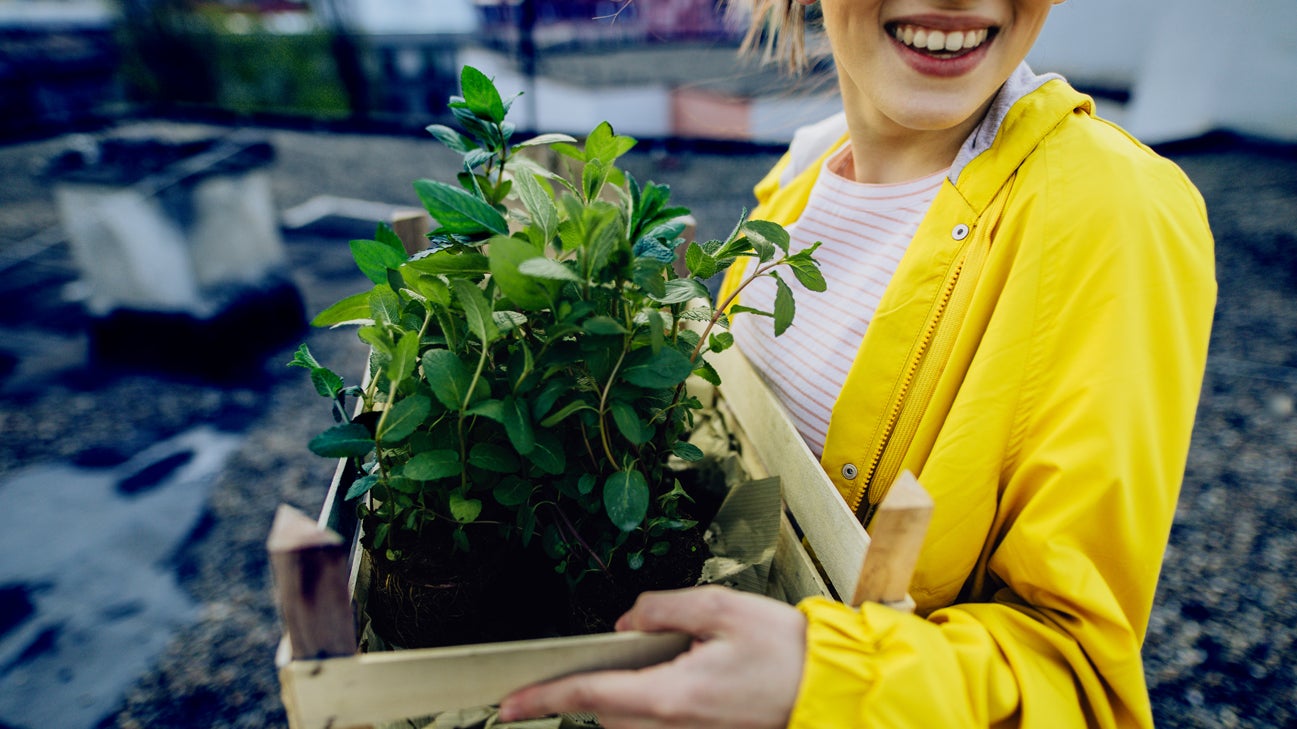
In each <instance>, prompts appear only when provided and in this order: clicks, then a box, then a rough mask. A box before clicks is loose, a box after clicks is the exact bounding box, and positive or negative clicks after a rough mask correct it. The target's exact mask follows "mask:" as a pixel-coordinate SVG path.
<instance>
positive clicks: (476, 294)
mask: <svg viewBox="0 0 1297 729" xmlns="http://www.w3.org/2000/svg"><path fill="white" fill-rule="evenodd" d="M450 288H451V290H453V291H454V292H455V299H456V300H458V301H459V305H460V306H462V307H463V308H464V318H465V319H467V320H468V328H469V331H471V332H473V334H475V335H477V338H478V340H479V341H481V342H482V344H483V346H485V345H489V344H490V343H491V342H494V341H495V340H497V339H499V338H500V329H499V328H498V327H496V325H495V317H493V316H491V304H490V303H488V302H487V300H486V295H485V294H483V293H482V289H480V288H478V286H477V284H475V283H473V282H471V281H465V280H464V279H462V278H457V279H453V280H451V282H450Z"/></svg>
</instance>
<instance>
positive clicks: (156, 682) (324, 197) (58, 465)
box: [0, 0, 1297, 729]
mask: <svg viewBox="0 0 1297 729" xmlns="http://www.w3.org/2000/svg"><path fill="white" fill-rule="evenodd" d="M1293 28H1297V4H1293V3H1292V2H1291V0H1252V1H1251V2H1248V3H1232V4H1227V3H1219V2H1212V1H1209V0H1181V1H1180V2H1177V3H1175V4H1174V5H1167V4H1165V3H1157V2H1153V0H1125V1H1118V0H1085V1H1084V2H1080V1H1078V2H1070V3H1065V4H1063V5H1061V6H1058V7H1057V8H1056V9H1055V10H1054V11H1053V14H1052V16H1051V18H1050V20H1049V22H1048V23H1047V25H1046V28H1045V30H1044V32H1043V33H1042V36H1041V39H1040V41H1039V43H1038V44H1037V48H1036V50H1035V51H1034V52H1033V54H1032V55H1031V57H1030V58H1029V61H1030V62H1031V64H1032V65H1033V67H1034V68H1035V69H1036V70H1037V71H1058V72H1061V73H1063V74H1064V75H1066V76H1067V77H1068V78H1069V79H1070V80H1071V81H1072V82H1073V84H1074V85H1076V86H1077V87H1078V88H1080V89H1081V90H1083V91H1086V92H1087V93H1090V94H1092V95H1093V96H1094V97H1095V99H1096V101H1097V105H1098V109H1099V113H1100V114H1101V115H1103V116H1105V117H1108V118H1111V119H1113V120H1115V121H1117V122H1119V123H1121V124H1123V125H1124V126H1125V127H1126V128H1127V129H1128V130H1130V131H1131V132H1133V133H1134V134H1135V135H1136V136H1138V137H1139V138H1141V139H1142V140H1144V141H1146V142H1148V143H1150V144H1153V145H1154V146H1155V147H1156V148H1157V149H1158V151H1160V152H1161V153H1162V154H1164V155H1166V156H1168V157H1170V158H1172V159H1173V160H1175V161H1176V162H1177V163H1178V164H1180V165H1181V166H1182V167H1183V168H1184V169H1185V170H1186V172H1187V173H1188V174H1189V175H1190V177H1191V178H1192V179H1193V180H1194V182H1195V183H1196V184H1197V185H1198V187H1199V188H1200V190H1201V191H1202V193H1203V195H1204V197H1205V198H1206V200H1207V204H1208V209H1209V213H1210V215H1211V221H1212V228H1213V231H1214V233H1215V235H1216V238H1217V265H1218V278H1219V281H1220V298H1219V303H1218V307H1217V318H1216V326H1215V330H1214V333H1213V338H1212V345H1211V347H1212V348H1211V354H1210V357H1209V362H1208V372H1207V378H1206V382H1205V385H1204V388H1203V395H1202V401H1201V405H1200V408H1199V413H1198V420H1197V424H1196V427H1195V432H1194V442H1193V449H1192V451H1191V453H1190V459H1189V466H1188V471H1187V474H1186V478H1185V483H1184V489H1183V493H1182V497H1181V501H1180V506H1179V509H1178V511H1177V519H1176V524H1175V526H1174V528H1173V531H1172V538H1171V544H1170V547H1169V549H1168V553H1167V558H1166V562H1165V564H1164V568H1163V571H1162V576H1161V579H1160V581H1159V588H1158V598H1157V604H1156V605H1155V607H1154V612H1153V616H1152V621H1151V624H1150V627H1149V635H1148V639H1147V641H1146V645H1145V663H1146V675H1147V678H1148V682H1149V688H1150V692H1151V695H1152V697H1153V700H1154V709H1155V712H1156V718H1157V721H1158V725H1159V726H1163V727H1216V726H1224V727H1277V726H1297V709H1295V708H1294V707H1297V659H1294V658H1293V657H1292V656H1293V649H1294V645H1293V641H1294V635H1295V634H1297V600H1295V598H1297V595H1295V594H1294V593H1295V592H1297V590H1295V589H1294V584H1293V580H1292V578H1291V573H1290V569H1289V567H1288V565H1289V564H1291V563H1292V562H1293V561H1294V559H1297V473H1294V463H1295V462H1297V416H1295V415H1294V409H1295V408H1294V397H1297V223H1294V221H1297V94H1292V93H1291V89H1292V87H1293V85H1294V83H1295V82H1297V44H1294V42H1293V39H1292V37H1291V34H1292V29H1293ZM741 37H742V32H741V30H739V29H737V28H735V27H734V26H733V25H731V24H728V23H727V22H726V21H725V19H724V17H723V14H722V13H721V12H719V11H718V10H717V9H716V7H715V3H714V0H632V1H629V2H628V1H625V0H367V1H366V0H309V1H307V0H247V1H245V2H233V1H221V0H207V1H205V2H204V1H198V0H115V1H110V0H0V297H3V298H2V299H0V301H3V305H2V306H0V554H3V555H4V556H3V557H0V729H43V728H46V727H68V728H69V729H82V728H86V729H91V728H96V727H123V728H126V727H132V728H134V727H281V726H284V725H285V720H284V714H283V708H282V705H281V704H280V701H279V697H278V683H277V680H276V677H275V671H274V664H273V657H274V649H275V646H276V644H277V642H278V639H279V635H280V632H281V631H280V626H279V623H278V618H277V616H276V614H275V608H274V605H273V602H272V599H271V596H270V592H269V587H270V580H269V574H268V569H267V564H266V558H265V552H264V542H265V538H266V534H267V532H268V530H269V526H270V521H271V517H272V515H273V512H274V509H275V507H276V506H277V505H278V504H279V503H289V504H293V505H295V506H298V507H300V508H302V509H303V510H305V511H307V512H308V513H316V512H318V510H319V508H320V505H321V502H322V499H323V496H324V492H325V490H326V488H327V486H328V483H329V480H330V477H331V475H332V471H333V464H332V463H330V462H328V461H326V460H325V459H321V458H317V457H315V456H313V455H311V454H310V453H309V451H307V449H306V442H307V441H308V440H309V438H310V437H311V436H312V435H314V434H315V433H316V432H318V431H320V430H322V429H324V428H325V427H327V426H328V425H329V423H330V417H329V411H328V407H327V403H326V402H325V401H324V400H323V399H321V398H319V397H318V396H317V395H315V393H314V391H313V389H312V388H311V386H310V385H309V383H308V382H307V378H306V376H305V373H304V372H303V371H302V370H298V369H289V368H287V367H286V366H285V362H287V360H288V359H289V358H290V357H291V352H292V350H293V349H295V348H296V346H297V345H298V344H299V343H302V342H308V343H309V344H310V345H311V348H312V350H313V351H314V352H315V353H316V354H317V356H319V357H320V358H321V359H322V360H323V361H324V363H325V364H327V365H329V366H331V367H332V368H334V369H335V370H337V371H339V372H341V373H343V374H344V375H346V376H348V377H349V378H350V379H358V378H359V375H360V372H361V368H362V367H363V363H364V358H365V351H366V350H365V347H364V345H363V343H362V342H360V341H359V339H357V338H356V337H355V334H354V332H353V331H351V330H342V331H317V330H311V329H310V328H308V327H307V326H306V321H308V320H309V319H310V317H311V316H313V315H314V314H315V313H316V312H318V311H319V310H321V309H322V308H324V307H325V306H327V305H328V304H330V303H332V302H333V301H336V300H337V299H339V298H342V297H343V296H346V295H349V294H351V293H355V292H357V291H359V290H361V289H362V288H363V287H365V286H366V285H367V282H366V279H364V277H363V276H362V275H361V274H360V273H359V271H357V270H356V269H355V267H354V264H352V262H351V257H350V252H349V250H348V247H347V245H346V244H347V242H348V241H349V240H350V239H352V238H367V237H369V236H370V235H371V234H372V233H373V229H374V225H375V222H376V221H378V220H391V219H394V218H395V217H399V216H400V215H402V214H404V213H405V212H407V211H408V210H409V209H410V208H417V207H418V200H417V197H416V196H415V195H414V193H413V188H412V187H411V182H412V181H413V180H415V179H418V178H424V177H429V178H434V179H443V180H447V181H449V180H452V179H453V177H454V174H455V172H456V171H457V169H458V165H459V157H458V155H456V154H454V153H452V152H449V151H448V150H445V149H444V148H441V147H440V146H439V145H438V144H437V143H436V142H435V141H434V140H433V139H432V138H431V136H430V135H428V134H427V133H426V132H424V131H423V130H424V127H425V126H427V125H428V124H432V123H444V122H447V121H448V114H447V113H446V109H445V103H446V99H447V97H448V96H449V95H451V94H453V93H455V92H456V84H457V79H458V73H459V68H460V67H461V66H462V65H463V64H470V65H473V66H476V67H477V68H479V69H481V70H483V71H485V72H486V73H487V74H488V75H490V76H492V77H494V78H495V80H496V82H497V85H498V86H500V88H501V90H502V91H503V92H504V93H505V94H506V95H508V94H513V93H518V92H523V95H522V96H521V97H520V98H519V99H518V100H517V102H516V103H515V104H514V108H513V112H512V114H511V117H512V118H513V120H514V121H515V122H517V123H518V125H519V127H520V128H521V129H523V130H530V131H563V132H568V133H573V134H582V133H584V132H587V131H588V130H589V129H591V128H592V127H593V126H594V125H595V124H596V123H598V122H599V121H601V120H605V119H606V120H609V121H611V122H612V123H613V125H614V127H615V128H616V129H617V131H618V132H619V133H622V134H629V135H631V136H634V137H637V138H638V139H639V140H640V143H639V145H638V146H637V147H636V149H635V150H634V151H633V152H632V153H631V154H630V155H628V156H627V157H626V158H624V159H625V166H626V167H627V168H628V169H629V170H630V171H632V172H633V173H634V174H635V175H636V177H638V178H640V179H653V180H655V181H658V182H663V183H667V184H670V185H671V186H672V190H673V196H674V199H675V201H676V202H677V203H679V204H682V205H685V206H687V207H690V208H691V209H692V210H693V213H694V216H695V217H696V218H697V220H698V228H699V229H698V235H699V236H700V237H702V238H707V237H723V236H724V235H725V234H726V233H727V232H728V230H729V228H730V227H731V226H732V225H733V222H734V221H735V220H736V219H737V217H738V216H739V214H740V212H741V211H742V210H743V208H745V207H748V206H750V205H751V203H752V197H751V192H750V191H751V186H752V185H753V184H754V183H755V182H756V181H757V180H758V179H760V177H761V176H762V175H763V174H764V172H765V171H766V169H768V168H769V166H770V165H771V164H773V163H774V161H775V160H776V159H777V158H778V155H779V154H780V152H781V150H782V148H783V146H784V145H785V144H786V143H787V141H788V140H789V139H790V138H791V135H792V132H793V130H794V129H795V128H797V127H798V126H799V125H802V124H806V123H810V122H813V121H816V120H818V119H821V118H823V117H824V116H827V115H828V114H830V113H832V112H833V111H835V110H836V108H837V105H838V102H837V99H836V97H835V93H834V82H833V76H832V72H833V71H832V67H831V63H830V62H829V61H827V60H826V59H824V58H823V57H822V56H821V57H817V58H816V60H815V63H814V64H813V68H812V72H811V73H810V74H809V75H808V76H807V77H805V78H801V79H790V78H788V77H786V76H784V75H782V74H780V73H779V72H778V71H776V70H774V69H773V68H771V67H763V66H762V65H760V64H759V63H757V62H755V61H752V60H743V59H740V58H738V56H737V55H736V49H737V46H738V43H739V40H740V38H741Z"/></svg>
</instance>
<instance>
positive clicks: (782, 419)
mask: <svg viewBox="0 0 1297 729" xmlns="http://www.w3.org/2000/svg"><path fill="white" fill-rule="evenodd" d="M710 361H711V362H712V365H713V366H714V367H715V368H716V371H717V372H718V373H719V374H720V376H721V388H720V389H721V397H723V398H724V400H725V403H726V406H727V407H728V408H729V409H730V410H732V411H733V413H734V414H735V416H737V418H738V420H739V422H740V423H741V424H742V426H743V429H744V431H746V436H747V439H748V440H749V441H751V442H753V443H760V444H761V446H760V448H759V449H758V453H757V455H758V456H759V457H760V458H761V460H762V461H763V462H764V463H765V464H766V466H767V467H770V466H773V465H776V464H777V466H778V468H777V470H778V472H779V475H780V476H781V477H782V478H783V489H784V500H785V502H787V504H788V508H789V510H790V511H791V512H792V513H793V518H794V519H796V520H797V524H798V525H799V526H800V527H801V528H802V531H803V532H804V533H805V534H806V540H807V542H808V543H809V544H810V547H811V550H812V551H813V552H814V554H815V557H816V559H818V560H819V562H820V564H821V565H822V566H823V567H824V573H825V575H826V576H827V577H828V581H829V583H831V584H832V586H833V588H834V590H835V591H836V592H837V594H839V595H855V594H856V584H857V583H858V582H859V578H860V568H861V565H862V564H864V560H865V554H866V552H868V550H869V535H868V534H866V533H865V529H864V527H862V526H861V525H860V521H859V520H857V519H856V515H855V514H853V513H851V509H850V508H848V507H847V504H846V502H845V501H843V500H842V497H841V496H840V495H839V494H838V492H837V489H836V488H834V486H833V483H832V482H831V481H829V477H828V476H826V475H825V474H824V470H823V469H822V468H821V467H820V464H819V461H818V460H817V459H816V458H815V456H814V455H812V454H811V451H810V449H809V448H807V447H806V442H805V441H804V440H802V437H801V435H800V434H799V433H798V432H797V427H796V426H794V425H793V422H792V420H791V419H790V418H789V416H788V413H787V411H785V410H784V407H783V405H781V404H780V403H779V401H777V400H776V399H775V396H774V394H773V393H771V392H770V388H768V387H767V386H766V385H765V383H764V382H762V381H761V378H760V376H759V375H758V374H757V373H756V371H755V370H753V369H752V365H751V364H749V363H748V361H747V358H745V357H744V356H743V354H742V353H740V352H739V351H738V349H737V348H733V347H732V348H730V349H727V350H726V351H724V352H722V353H721V354H719V355H716V356H714V357H712V358H711V359H710Z"/></svg>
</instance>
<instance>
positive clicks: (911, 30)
mask: <svg viewBox="0 0 1297 729" xmlns="http://www.w3.org/2000/svg"><path fill="white" fill-rule="evenodd" d="M989 35H990V31H989V29H987V28H979V29H977V30H955V31H951V32H949V33H947V32H945V31H941V30H935V29H932V28H921V27H918V26H914V25H903V26H898V27H896V28H895V29H894V30H893V31H892V37H894V38H896V40H898V41H900V42H902V43H904V44H905V45H907V46H909V47H911V48H916V49H918V50H921V51H929V52H932V53H939V52H943V51H944V52H946V53H956V52H959V51H967V50H972V49H974V48H976V47H978V46H980V45H982V44H983V43H985V42H986V39H987V37H988V36H989Z"/></svg>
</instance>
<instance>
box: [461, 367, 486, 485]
mask: <svg viewBox="0 0 1297 729" xmlns="http://www.w3.org/2000/svg"><path fill="white" fill-rule="evenodd" d="M485 367H486V343H485V342H483V343H482V355H481V356H480V357H478V358H477V369H476V370H474V371H473V379H472V380H471V381H470V382H469V383H468V392H465V393H464V402H462V403H460V406H459V422H458V426H459V427H458V430H459V463H460V465H461V466H462V470H461V471H460V472H459V485H460V486H463V487H464V492H465V493H468V433H466V432H465V431H464V420H465V417H464V416H465V411H466V410H468V402H469V400H470V399H471V398H472V397H473V391H474V390H476V389H477V383H478V382H479V381H480V380H481V379H482V370H483V369H484V368H485Z"/></svg>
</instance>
